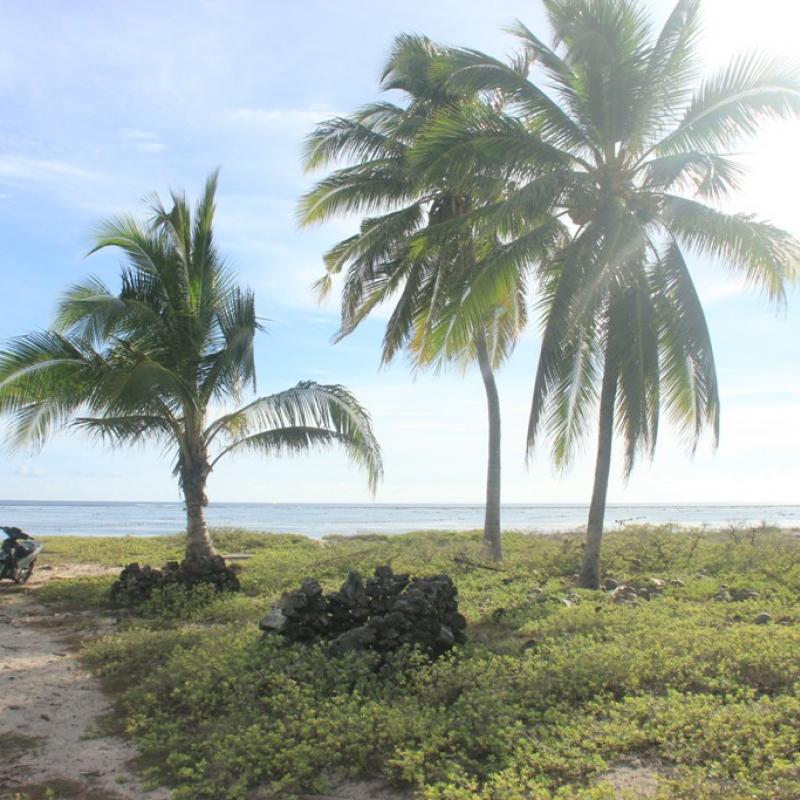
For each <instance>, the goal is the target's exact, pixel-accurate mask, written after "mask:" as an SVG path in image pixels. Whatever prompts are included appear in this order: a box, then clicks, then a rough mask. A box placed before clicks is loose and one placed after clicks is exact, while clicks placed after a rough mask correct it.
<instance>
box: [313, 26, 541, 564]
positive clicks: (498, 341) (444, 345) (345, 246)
mask: <svg viewBox="0 0 800 800" xmlns="http://www.w3.org/2000/svg"><path fill="white" fill-rule="evenodd" d="M446 54H447V50H446V49H445V48H442V47H440V46H438V45H436V44H434V43H433V42H431V41H430V40H428V39H426V38H424V37H420V36H400V37H398V39H397V40H396V42H395V47H394V50H393V52H392V55H391V57H390V59H389V62H388V64H387V66H386V68H385V70H384V73H383V76H382V88H383V89H384V90H387V91H388V90H395V91H400V92H402V93H403V94H404V102H403V103H402V104H399V105H398V104H394V103H389V102H380V103H373V104H370V105H368V106H366V107H364V108H362V109H361V110H359V111H358V112H356V113H355V114H353V115H351V116H349V117H338V118H335V119H332V120H329V121H327V122H324V123H322V124H320V125H319V126H318V127H317V129H316V130H315V131H314V133H313V134H312V135H311V136H310V137H309V139H308V142H307V149H306V156H305V165H306V167H307V168H308V169H314V168H319V167H322V166H326V165H328V164H330V163H332V162H335V161H339V160H349V161H350V162H351V163H350V164H349V165H348V166H345V167H343V168H340V169H337V170H335V171H334V172H332V173H331V174H330V175H329V176H327V177H326V178H324V179H323V180H321V181H320V182H319V183H317V185H316V186H315V187H314V188H313V189H312V190H311V191H310V192H309V193H308V194H306V195H305V196H304V198H303V199H302V201H301V204H300V212H299V217H300V221H301V223H302V224H304V225H309V224H313V223H319V222H322V221H325V220H327V219H328V218H330V217H331V216H333V215H335V214H342V213H344V214H352V213H360V214H367V215H370V214H374V215H373V216H366V217H365V218H364V219H363V221H362V223H361V228H360V231H359V232H358V233H357V234H355V235H354V236H351V237H349V238H348V239H345V240H344V241H342V242H340V243H339V244H337V245H336V246H335V247H333V248H332V249H331V250H330V251H329V252H328V253H327V255H326V256H325V264H326V268H327V275H326V276H325V277H324V278H323V279H322V281H320V283H319V288H320V289H321V290H322V292H323V293H324V292H326V291H328V290H329V289H330V286H331V280H332V276H334V275H337V274H339V273H341V272H345V279H344V286H343V290H342V327H341V331H340V333H339V335H338V338H342V337H344V336H346V335H348V334H349V333H351V332H352V331H353V330H354V329H355V328H356V327H357V326H358V325H359V323H361V322H362V321H363V320H364V319H365V318H366V317H367V316H368V315H369V313H370V312H371V311H372V310H373V309H374V308H375V307H377V306H378V305H380V304H381V303H385V302H387V301H390V300H391V299H392V298H393V297H395V296H396V299H395V301H394V302H395V304H394V310H393V313H392V315H391V317H390V319H389V322H388V324H387V326H386V332H385V336H384V341H383V361H384V363H387V362H389V361H391V360H392V359H393V358H394V357H395V356H396V355H397V354H398V353H399V352H402V351H405V352H406V353H407V354H408V355H409V357H410V359H411V361H412V363H413V365H414V367H415V368H422V367H426V366H430V365H435V366H436V367H438V368H441V367H443V366H445V365H447V364H449V363H453V362H457V363H460V364H461V365H464V366H465V365H468V364H470V363H475V362H476V361H477V363H478V365H479V368H480V372H481V376H482V378H483V382H484V386H485V390H486V396H487V403H488V410H489V457H488V468H487V493H486V514H485V524H484V540H485V544H486V547H487V551H488V553H489V555H490V556H492V557H493V558H497V559H499V558H500V557H501V542H500V406H499V398H498V393H497V387H496V383H495V379H494V370H495V369H496V368H497V367H498V366H499V365H500V364H501V363H502V362H503V360H504V359H505V358H506V357H507V356H508V355H509V354H510V352H511V350H512V349H513V347H514V343H515V342H516V339H517V336H518V334H519V332H520V331H521V330H522V328H523V327H524V325H525V321H526V303H525V293H526V284H525V282H524V280H521V279H520V278H521V273H516V274H515V279H514V280H513V281H511V282H508V283H506V284H503V285H485V286H482V287H481V289H480V297H481V303H480V308H481V315H480V316H478V317H476V316H475V315H474V314H473V315H472V316H470V317H469V318H467V317H466V316H462V317H461V318H460V319H459V312H460V309H461V304H460V302H459V303H454V300H453V298H457V297H459V296H460V291H459V287H462V288H465V287H466V283H465V281H466V280H467V276H471V274H472V273H473V272H474V270H475V269H476V265H477V264H478V263H479V262H480V260H481V258H483V257H484V255H485V253H486V252H487V250H488V251H490V252H491V251H492V250H493V247H494V244H495V242H496V239H495V236H496V234H495V233H494V232H492V235H491V237H490V238H488V239H487V238H485V237H484V236H483V232H482V228H481V226H480V225H476V224H475V223H474V221H472V219H471V217H470V216H469V215H470V212H471V211H473V210H475V204H474V202H473V196H472V192H473V188H474V187H473V185H472V183H471V182H470V181H460V182H458V183H456V182H453V181H451V180H449V176H448V174H447V172H446V171H445V172H442V171H440V170H437V169H436V165H430V166H429V167H427V168H426V169H425V170H421V169H419V168H418V167H417V166H416V165H415V162H414V147H415V142H416V140H417V138H418V137H419V136H420V134H421V132H422V131H424V129H425V126H426V125H427V124H428V123H429V122H430V121H431V120H432V119H434V118H435V117H436V115H437V114H438V113H440V112H441V111H442V110H443V109H447V108H459V107H462V106H471V105H475V104H478V105H481V104H482V101H481V100H480V99H479V98H477V97H476V96H475V94H474V93H473V92H462V91H450V90H448V89H447V88H446V85H445V81H444V80H443V79H441V78H437V77H436V75H435V65H436V63H437V62H438V61H440V60H441V59H442V58H443V57H445V56H446ZM483 102H485V101H483ZM472 179H473V180H474V181H477V180H479V176H477V175H476V176H472ZM480 180H482V182H483V193H484V195H486V196H489V195H490V194H492V193H493V192H494V193H497V192H502V191H503V190H504V183H503V182H501V181H499V176H498V175H497V174H492V173H491V172H490V171H488V170H486V171H484V173H483V174H482V175H481V176H480ZM465 220H467V221H468V222H467V223H466V224H465ZM469 280H470V285H471V286H473V288H474V286H475V282H474V281H473V280H472V278H471V277H470V278H469ZM467 319H469V322H468V323H466V322H465V320H467Z"/></svg>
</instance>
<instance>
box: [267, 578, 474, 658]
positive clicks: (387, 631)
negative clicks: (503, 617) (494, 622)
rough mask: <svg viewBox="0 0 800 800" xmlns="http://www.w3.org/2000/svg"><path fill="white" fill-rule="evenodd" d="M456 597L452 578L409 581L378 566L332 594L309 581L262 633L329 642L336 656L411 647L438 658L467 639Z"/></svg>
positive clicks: (285, 598)
mask: <svg viewBox="0 0 800 800" xmlns="http://www.w3.org/2000/svg"><path fill="white" fill-rule="evenodd" d="M457 593H458V592H457V590H456V587H455V585H454V584H453V581H452V579H451V578H450V577H449V576H448V575H433V576H431V577H428V578H410V577H409V576H408V575H395V574H394V573H393V572H392V569H391V567H378V568H377V569H376V570H375V574H374V576H373V577H371V578H368V579H367V580H366V581H364V579H363V578H362V577H361V575H359V574H358V573H357V572H351V573H350V575H349V576H348V578H347V580H346V581H345V582H344V584H342V587H341V589H339V591H338V592H330V593H328V594H325V593H323V591H322V587H321V586H320V585H319V583H317V581H315V580H312V579H311V578H307V579H306V580H304V581H303V583H302V584H301V586H300V588H299V589H295V590H294V591H292V592H288V593H287V594H285V595H284V596H283V597H282V598H281V602H280V603H279V604H278V606H276V607H275V608H273V609H272V611H271V612H270V613H269V614H267V616H266V617H264V619H262V620H261V629H262V630H263V631H265V632H267V633H279V634H281V635H282V636H284V637H285V638H286V639H287V640H289V641H291V642H304V643H312V642H319V641H329V642H330V643H331V652H332V653H334V654H337V655H341V654H343V653H347V652H349V651H353V650H375V651H377V652H379V653H388V652H391V651H393V650H397V649H399V648H400V647H402V646H403V645H410V646H412V647H419V648H421V649H423V650H425V651H426V652H428V653H430V654H431V655H433V656H437V655H441V654H442V653H444V652H446V651H447V650H449V649H450V648H451V647H453V645H454V644H456V643H458V644H462V643H464V642H465V641H466V635H465V633H464V629H465V628H466V626H467V621H466V620H465V619H464V617H463V616H462V615H461V614H459V612H458V600H457Z"/></svg>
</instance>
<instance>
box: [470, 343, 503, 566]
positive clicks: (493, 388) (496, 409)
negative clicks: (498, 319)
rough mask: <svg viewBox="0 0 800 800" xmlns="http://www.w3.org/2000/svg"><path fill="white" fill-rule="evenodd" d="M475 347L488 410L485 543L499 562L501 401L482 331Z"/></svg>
mask: <svg viewBox="0 0 800 800" xmlns="http://www.w3.org/2000/svg"><path fill="white" fill-rule="evenodd" d="M475 346H476V350H477V355H478V365H479V366H480V370H481V377H482V378H483V385H484V387H485V389H486V404H487V406H488V410H489V461H488V467H487V471H486V516H485V518H484V523H483V543H484V546H485V547H486V551H487V553H488V554H489V557H490V558H493V559H494V560H496V561H499V560H500V559H501V558H502V557H503V550H502V546H501V543H500V398H499V396H498V393H497V384H496V383H495V380H494V372H493V371H492V362H491V359H490V358H489V352H488V350H487V348H486V333H485V331H484V330H483V329H482V328H481V329H480V330H479V331H478V332H477V334H476V335H475Z"/></svg>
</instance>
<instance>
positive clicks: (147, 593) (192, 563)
mask: <svg viewBox="0 0 800 800" xmlns="http://www.w3.org/2000/svg"><path fill="white" fill-rule="evenodd" d="M175 585H178V586H184V587H185V588H187V589H191V588H193V587H195V586H199V585H205V586H213V588H214V589H215V590H216V591H218V592H238V591H239V589H240V588H241V587H240V585H239V579H238V578H237V576H236V572H235V571H234V569H232V568H231V567H229V566H228V565H227V564H226V563H225V559H224V558H222V556H194V557H192V558H187V559H184V560H183V561H180V562H178V561H170V562H168V563H167V564H165V565H164V566H163V567H162V568H161V569H158V568H157V567H150V566H146V565H145V566H142V565H140V564H138V563H133V564H128V566H127V567H125V568H124V569H123V570H122V572H121V573H120V575H119V578H118V579H117V580H116V581H115V582H114V583H113V585H112V586H111V600H112V601H113V602H114V603H117V604H119V605H137V604H138V603H143V602H145V601H146V600H149V599H150V597H151V596H152V594H153V592H154V591H155V590H157V589H162V588H164V587H165V586H175Z"/></svg>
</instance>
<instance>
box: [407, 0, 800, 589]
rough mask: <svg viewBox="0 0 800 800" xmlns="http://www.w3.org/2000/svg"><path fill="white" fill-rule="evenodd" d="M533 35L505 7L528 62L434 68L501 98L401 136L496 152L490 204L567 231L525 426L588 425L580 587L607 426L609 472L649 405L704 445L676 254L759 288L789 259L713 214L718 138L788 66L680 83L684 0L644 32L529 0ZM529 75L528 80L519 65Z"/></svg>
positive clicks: (714, 403) (685, 42)
mask: <svg viewBox="0 0 800 800" xmlns="http://www.w3.org/2000/svg"><path fill="white" fill-rule="evenodd" d="M543 2H544V6H545V9H546V12H547V16H548V18H549V21H550V24H551V26H552V29H553V46H552V47H549V46H547V45H546V44H545V43H544V42H542V41H541V40H540V39H539V38H537V37H536V36H535V35H534V34H533V33H532V32H531V31H530V30H529V29H528V28H526V27H525V26H524V25H522V24H521V23H518V24H517V26H516V28H515V33H516V35H517V36H518V37H519V39H520V41H521V43H522V46H523V48H524V50H525V52H526V53H527V55H528V60H529V62H530V63H531V64H533V65H534V68H535V72H533V73H532V76H533V77H531V75H529V76H522V75H520V73H519V71H518V70H514V69H512V68H509V67H508V66H507V65H506V64H504V63H502V62H501V61H498V60H496V59H494V58H492V57H490V56H487V55H485V54H483V53H480V52H478V51H474V50H460V51H451V52H450V53H449V54H448V60H447V64H446V65H444V66H442V67H441V70H442V74H446V75H447V79H446V81H445V85H446V86H447V87H448V88H449V89H450V90H451V91H454V92H459V91H460V92H468V91H471V92H485V91H502V92H503V94H504V96H505V97H506V98H507V99H508V101H509V107H508V108H509V110H508V112H507V113H493V114H487V113H486V111H485V109H481V113H480V114H476V113H475V111H474V109H469V110H467V111H466V112H465V110H464V109H446V110H444V111H442V112H440V113H439V118H438V119H437V120H435V121H434V122H433V123H430V124H429V125H428V126H426V132H425V135H424V137H423V140H422V141H418V143H417V146H416V152H417V154H418V158H420V160H421V161H422V162H423V163H424V162H428V163H447V164H448V169H450V171H451V173H452V172H453V171H454V170H455V171H457V170H458V169H462V170H463V171H464V172H465V173H467V174H468V173H469V172H474V171H475V170H476V165H477V166H479V165H480V164H481V163H482V162H484V161H487V160H488V161H489V162H490V163H494V162H497V160H503V161H504V162H505V164H506V166H507V174H508V176H509V179H510V180H511V182H512V183H513V189H512V190H511V191H509V192H508V193H507V194H506V196H505V197H503V198H502V200H501V204H505V205H507V206H508V205H514V204H516V205H517V206H519V205H520V204H523V205H525V206H526V207H527V209H528V213H530V214H532V215H534V216H538V217H544V216H547V215H552V216H554V217H558V218H559V219H563V220H564V221H565V222H566V223H567V224H568V226H569V241H568V243H566V244H565V245H560V246H558V247H556V248H555V249H554V250H553V251H552V252H551V254H550V257H549V258H547V259H545V260H543V261H542V262H541V263H540V264H539V269H538V275H539V278H540V280H541V287H542V308H543V310H544V313H543V341H542V347H541V353H540V357H539V363H538V367H537V372H536V380H535V387H534V393H533V402H532V408H531V414H530V423H529V428H528V447H529V452H530V451H531V450H532V449H533V448H534V446H535V445H536V444H537V443H538V442H539V439H540V436H541V433H542V431H544V432H545V433H549V434H550V436H551V438H552V442H553V453H554V458H555V461H556V463H557V464H558V465H560V466H562V467H563V466H566V465H567V464H568V463H569V461H570V458H571V456H572V455H573V453H574V450H575V447H576V445H577V444H579V443H580V442H581V440H582V439H583V437H584V436H585V435H586V433H587V431H588V430H589V428H590V427H591V419H592V415H593V409H595V408H596V407H597V404H598V403H599V419H598V422H599V426H598V440H597V460H596V467H595V478H594V489H593V492H592V500H591V506H590V510H589V520H588V525H587V536H586V543H585V548H584V556H583V565H582V568H581V573H580V585H581V586H584V587H597V586H598V584H599V580H600V574H601V573H600V548H601V540H602V533H603V523H604V516H605V505H606V495H607V489H608V479H609V470H610V463H611V450H612V441H613V436H614V432H615V431H616V432H618V433H619V434H620V435H621V437H622V439H623V442H624V451H625V475H626V476H628V475H629V474H630V472H631V469H632V468H633V466H634V462H635V460H636V457H637V455H638V454H639V453H641V452H645V453H648V454H650V455H651V456H652V453H653V450H654V448H655V445H656V438H657V433H658V427H659V417H660V412H661V411H662V410H666V411H667V413H668V415H669V417H670V418H671V420H672V421H673V422H675V423H676V424H677V425H678V427H679V428H680V430H681V431H682V432H683V434H685V436H686V438H687V440H688V443H689V445H690V447H691V448H692V449H694V447H695V446H696V444H697V441H698V437H699V436H700V434H701V432H702V430H703V429H704V428H706V427H708V428H710V430H711V434H712V438H713V440H714V443H716V441H717V437H718V430H719V397H718V390H717V376H716V371H715V366H714V356H713V351H712V346H711V339H710V337H709V332H708V328H707V325H706V320H705V317H704V314H703V309H702V307H701V304H700V302H699V300H698V296H697V292H696V291H695V287H694V285H693V282H692V277H691V273H690V271H689V268H688V263H689V255H690V254H694V255H695V256H705V257H710V258H712V259H714V260H717V261H721V262H723V263H725V264H726V265H727V266H729V267H730V268H732V269H735V270H739V271H741V272H743V273H744V275H745V277H746V279H747V281H748V283H749V284H751V285H753V286H755V287H757V288H759V289H761V290H763V291H764V292H765V294H766V295H767V296H768V298H770V299H771V300H773V301H778V302H780V301H782V300H783V299H784V286H785V283H786V281H787V280H790V279H792V278H793V277H794V276H795V274H796V268H797V264H798V255H799V254H800V249H799V248H798V243H797V242H796V241H794V240H793V239H792V238H791V237H790V236H789V235H788V234H787V233H786V232H784V231H782V230H779V229H778V228H776V227H775V226H773V225H771V224H770V223H768V222H765V221H761V220H758V219H755V218H754V217H753V216H750V215H746V214H732V213H727V212H725V211H723V210H720V208H719V205H718V204H719V201H723V200H727V199H728V198H730V197H731V195H732V194H733V193H734V192H735V190H736V189H737V188H738V187H739V185H740V179H741V177H742V173H743V170H742V166H741V164H740V163H739V162H738V161H737V160H736V158H735V157H734V156H733V155H731V153H730V152H729V151H730V150H731V149H732V148H734V147H735V146H737V145H738V144H739V142H740V141H741V140H742V139H743V138H744V137H747V136H750V135H752V134H754V133H755V132H756V131H757V130H758V127H759V124H760V123H761V122H762V121H763V120H767V119H775V118H787V117H795V116H797V115H798V113H800V80H799V77H798V71H797V70H795V69H793V68H791V67H788V66H787V65H785V64H783V63H780V62H776V61H774V60H771V59H769V58H767V57H765V56H762V55H747V56H743V57H740V58H737V59H735V60H733V61H732V62H731V63H730V65H729V66H727V67H725V68H724V69H722V70H720V71H719V72H717V73H716V74H714V75H712V76H711V77H710V78H707V79H705V80H703V81H702V82H700V83H699V85H697V70H696V67H697V56H698V24H697V20H698V9H699V2H698V0H680V2H678V4H677V6H676V7H675V8H674V11H673V12H672V14H671V15H670V16H669V18H668V19H667V21H666V24H665V25H664V27H663V29H662V30H661V31H660V32H658V33H656V34H654V33H653V31H652V28H651V25H650V22H649V20H648V17H647V15H646V14H645V13H644V11H643V10H642V9H641V7H640V6H639V5H638V4H637V3H636V2H634V1H633V0H543ZM534 78H535V79H534Z"/></svg>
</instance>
